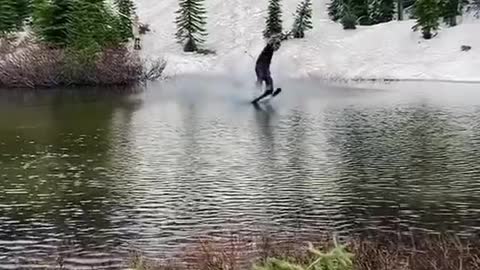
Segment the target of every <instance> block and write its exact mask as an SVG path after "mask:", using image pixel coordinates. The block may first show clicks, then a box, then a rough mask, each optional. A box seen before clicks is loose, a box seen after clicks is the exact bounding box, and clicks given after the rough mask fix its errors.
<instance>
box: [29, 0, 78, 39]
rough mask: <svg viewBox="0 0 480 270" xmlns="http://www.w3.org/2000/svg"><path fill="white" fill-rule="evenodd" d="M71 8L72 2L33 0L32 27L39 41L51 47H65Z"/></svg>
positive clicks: (67, 0) (68, 0) (66, 0)
mask: <svg viewBox="0 0 480 270" xmlns="http://www.w3.org/2000/svg"><path fill="white" fill-rule="evenodd" d="M82 2H83V1H78V3H82ZM73 7H74V5H73V0H52V1H51V2H50V1H46V0H35V1H34V13H33V26H34V29H35V31H36V33H37V34H38V36H39V37H40V39H41V40H43V41H44V42H46V43H48V44H50V45H52V46H56V47H64V46H66V44H67V35H68V31H67V24H68V23H69V20H70V17H71V14H72V11H73Z"/></svg>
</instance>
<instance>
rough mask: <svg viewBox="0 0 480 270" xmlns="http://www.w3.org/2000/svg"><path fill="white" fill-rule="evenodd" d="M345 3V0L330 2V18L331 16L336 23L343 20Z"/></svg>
mask: <svg viewBox="0 0 480 270" xmlns="http://www.w3.org/2000/svg"><path fill="white" fill-rule="evenodd" d="M343 2H344V1H343V0H332V2H330V4H329V5H328V8H327V9H328V16H330V19H332V20H333V21H334V22H336V21H338V20H340V19H341V18H342V14H343V10H342V8H343V5H344V3H343Z"/></svg>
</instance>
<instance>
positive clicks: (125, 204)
mask: <svg viewBox="0 0 480 270" xmlns="http://www.w3.org/2000/svg"><path fill="white" fill-rule="evenodd" d="M283 87H284V92H283V93H282V94H281V95H279V96H278V98H276V99H275V100H272V101H271V102H270V105H268V104H264V105H262V106H261V107H260V108H254V107H253V106H251V105H250V104H248V99H249V98H250V97H251V96H252V95H253V93H252V92H251V91H250V90H248V87H247V86H245V85H241V84H238V83H234V82H229V81H224V80H213V79H209V78H198V77H191V78H184V79H178V80H173V81H168V82H164V83H159V84H154V85H151V86H150V87H149V89H148V90H147V91H146V92H143V93H140V94H134V95H121V94H108V95H107V94H100V93H92V91H83V90H82V91H73V92H71V91H52V92H36V93H32V92H27V91H25V92H18V91H15V92H12V91H2V92H1V93H0V262H1V263H0V269H17V268H19V267H20V266H35V265H36V266H39V265H42V264H46V263H49V262H51V260H55V256H56V255H58V254H66V255H64V257H65V259H64V260H65V265H66V266H67V267H69V268H75V269H82V267H84V268H85V269H91V268H90V267H92V266H93V267H94V268H95V269H99V268H101V267H105V268H108V267H110V268H115V267H118V265H119V264H120V259H119V258H120V257H121V256H122V255H125V254H126V253H127V252H128V250H130V249H131V248H139V249H142V250H144V251H146V252H147V253H148V254H152V255H153V256H155V255H165V254H166V252H171V251H172V250H175V249H176V248H179V247H181V246H182V245H187V244H188V242H189V241H192V240H193V239H194V238H196V237H198V236H203V235H206V234H207V235H222V234H225V233H231V232H236V233H246V234H253V233H255V232H261V231H270V232H316V231H320V230H322V229H328V230H336V231H338V232H342V233H345V234H348V233H350V232H352V231H361V230H364V229H369V228H377V229H380V230H385V231H398V230H407V229H412V228H413V229H418V230H428V231H430V230H431V231H453V232H459V233H465V234H469V233H478V232H480V92H478V89H476V88H478V87H477V86H468V85H460V84H435V85H433V84H414V83H411V84H401V85H400V84H393V85H384V86H380V87H378V86H377V87H375V88H377V89H376V90H374V89H373V87H365V88H362V89H358V88H357V89H353V88H352V89H349V88H345V87H331V86H325V85H322V84H320V83H318V82H313V81H312V82H305V81H304V82H297V81H286V82H283ZM249 91H250V92H249ZM477 92H478V93H477ZM103 93H105V91H103Z"/></svg>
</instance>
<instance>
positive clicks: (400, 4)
mask: <svg viewBox="0 0 480 270" xmlns="http://www.w3.org/2000/svg"><path fill="white" fill-rule="evenodd" d="M397 15H398V20H399V21H403V0H397Z"/></svg>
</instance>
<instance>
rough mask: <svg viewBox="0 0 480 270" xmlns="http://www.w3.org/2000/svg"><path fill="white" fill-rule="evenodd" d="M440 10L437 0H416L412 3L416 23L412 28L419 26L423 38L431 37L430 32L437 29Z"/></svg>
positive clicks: (416, 28) (415, 28)
mask: <svg viewBox="0 0 480 270" xmlns="http://www.w3.org/2000/svg"><path fill="white" fill-rule="evenodd" d="M440 12H441V10H440V8H439V3H438V1H437V0H417V1H416V2H415V5H414V15H415V17H416V18H417V23H416V24H415V25H414V26H413V30H414V31H416V30H418V28H421V29H422V36H423V38H424V39H430V38H432V32H433V31H436V30H438V26H439V22H438V21H439V18H440V15H441V13H440Z"/></svg>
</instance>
